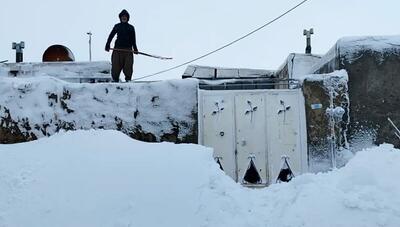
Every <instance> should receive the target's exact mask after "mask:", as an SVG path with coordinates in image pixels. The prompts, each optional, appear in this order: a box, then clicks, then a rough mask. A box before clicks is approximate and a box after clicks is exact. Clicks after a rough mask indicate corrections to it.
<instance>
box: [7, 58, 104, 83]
mask: <svg viewBox="0 0 400 227" xmlns="http://www.w3.org/2000/svg"><path fill="white" fill-rule="evenodd" d="M110 71H111V64H110V62H106V61H104V62H103V61H99V62H46V63H41V62H40V63H6V64H0V76H11V75H13V76H17V77H38V76H52V77H56V78H59V79H62V80H66V81H69V82H80V79H81V80H82V79H86V80H89V79H90V78H96V79H102V80H103V81H109V80H111V75H110Z"/></svg>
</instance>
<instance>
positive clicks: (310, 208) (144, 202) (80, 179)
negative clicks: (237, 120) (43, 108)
mask: <svg viewBox="0 0 400 227" xmlns="http://www.w3.org/2000/svg"><path fill="white" fill-rule="evenodd" d="M399 162H400V150H398V149H394V148H393V146H391V145H388V144H385V145H381V146H380V147H375V148H371V149H367V150H364V151H361V152H358V153H357V154H356V156H355V157H354V158H353V159H352V160H350V162H349V163H348V164H347V165H346V166H345V167H343V168H341V169H336V170H334V171H330V172H328V173H319V174H304V175H301V176H297V177H295V178H294V179H293V180H292V181H291V182H289V183H280V184H274V185H272V186H270V187H268V188H265V189H258V190H252V189H248V188H243V187H241V186H240V185H239V184H235V183H234V182H233V181H232V180H231V179H230V178H229V177H228V176H226V175H225V174H224V173H223V172H222V171H220V170H219V167H218V165H217V164H216V162H215V161H214V159H213V158H212V151H211V149H209V148H205V147H202V146H198V145H191V144H190V145H188V144H184V145H182V144H180V145H175V144H171V143H143V142H139V141H135V140H132V139H130V138H128V137H127V136H125V135H123V134H121V133H119V132H116V131H111V130H107V131H102V130H97V131H95V130H91V131H76V132H68V133H62V134H58V135H56V136H53V137H50V138H45V139H40V140H38V141H34V142H29V143H22V144H14V145H0V226H33V227H36V226H60V227H63V226H144V227H150V226H155V227H156V226H176V227H181V226H204V227H205V226H210V227H211V226H212V227H220V226H221V227H222V226H223V227H226V226H232V227H242V226H243V227H244V226H246V227H247V226H250V227H259V226H286V227H297V226H303V227H315V226H319V227H329V226H343V227H354V226H365V227H376V226H385V227H397V226H398V225H399V223H400V196H399V191H400V182H399V181H398V180H397V179H396V173H399V172H400V165H398V163H399ZM88 179H89V180H88Z"/></svg>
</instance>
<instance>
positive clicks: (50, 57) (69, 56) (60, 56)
mask: <svg viewBox="0 0 400 227" xmlns="http://www.w3.org/2000/svg"><path fill="white" fill-rule="evenodd" d="M42 61H43V62H58V61H75V57H74V54H73V53H72V51H71V50H70V49H69V48H68V47H66V46H63V45H52V46H50V47H49V48H47V49H46V51H45V52H44V53H43V60H42Z"/></svg>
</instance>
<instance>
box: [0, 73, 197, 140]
mask: <svg viewBox="0 0 400 227" xmlns="http://www.w3.org/2000/svg"><path fill="white" fill-rule="evenodd" d="M197 86H198V83H197V81H196V80H191V79H190V80H189V79H188V80H169V81H163V82H152V83H101V84H75V83H67V82H64V81H61V80H58V79H55V78H53V77H37V78H22V79H21V78H10V77H0V90H1V93H2V96H0V143H18V142H26V141H31V140H35V139H37V138H40V137H44V136H51V135H53V134H55V133H57V132H58V131H60V130H77V129H84V130H88V129H114V130H119V131H121V132H123V133H125V134H127V135H129V136H130V137H132V138H135V139H138V140H142V141H148V142H159V141H169V142H175V143H197ZM110 142H112V141H110Z"/></svg>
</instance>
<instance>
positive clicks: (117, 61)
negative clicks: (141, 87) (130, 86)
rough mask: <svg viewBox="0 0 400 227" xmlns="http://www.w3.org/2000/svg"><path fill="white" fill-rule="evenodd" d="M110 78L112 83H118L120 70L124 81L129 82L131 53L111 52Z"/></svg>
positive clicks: (131, 61)
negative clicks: (123, 75)
mask: <svg viewBox="0 0 400 227" xmlns="http://www.w3.org/2000/svg"><path fill="white" fill-rule="evenodd" d="M111 63H112V67H111V76H112V78H113V80H114V82H118V81H119V75H120V74H121V70H122V71H123V72H124V74H125V80H126V81H130V80H131V79H132V73H133V53H131V52H123V51H113V53H112V56H111Z"/></svg>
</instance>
